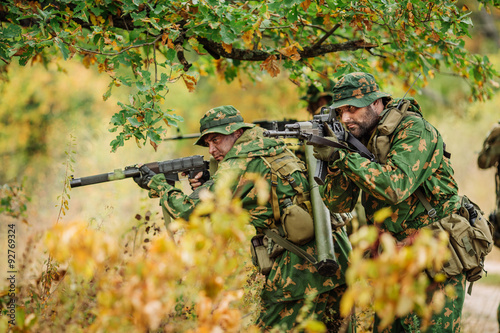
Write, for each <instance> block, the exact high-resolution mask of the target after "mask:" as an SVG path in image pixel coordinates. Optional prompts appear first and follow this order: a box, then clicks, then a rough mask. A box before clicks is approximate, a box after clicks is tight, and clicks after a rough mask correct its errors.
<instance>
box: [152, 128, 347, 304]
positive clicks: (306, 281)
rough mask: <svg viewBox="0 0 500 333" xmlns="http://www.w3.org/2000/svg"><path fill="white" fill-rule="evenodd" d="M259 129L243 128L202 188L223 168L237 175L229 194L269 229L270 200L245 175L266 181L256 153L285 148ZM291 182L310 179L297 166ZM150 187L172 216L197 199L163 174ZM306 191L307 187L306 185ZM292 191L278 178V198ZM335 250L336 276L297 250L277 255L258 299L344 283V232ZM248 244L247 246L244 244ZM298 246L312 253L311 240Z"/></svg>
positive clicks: (294, 297)
mask: <svg viewBox="0 0 500 333" xmlns="http://www.w3.org/2000/svg"><path fill="white" fill-rule="evenodd" d="M262 133H263V129H262V128H260V127H255V128H252V129H247V130H246V131H245V132H244V134H243V135H242V136H241V137H240V138H239V139H238V140H237V141H236V142H235V144H234V146H233V148H232V149H231V150H230V151H229V152H228V153H227V155H226V156H225V158H224V159H223V160H222V161H221V162H220V163H219V168H218V170H217V172H216V173H215V174H214V175H213V176H212V179H211V180H213V181H209V182H207V183H205V184H203V187H204V188H208V189H211V188H212V187H213V186H214V185H213V184H214V183H216V182H217V179H219V178H220V175H221V174H223V173H224V172H227V171H228V170H232V171H234V170H235V171H236V172H238V179H237V182H236V184H234V188H233V193H238V195H239V196H240V198H241V202H242V205H243V208H245V209H246V210H248V211H249V213H250V216H251V217H250V223H251V224H252V225H253V226H254V227H255V228H256V231H257V232H259V231H260V230H262V228H268V227H269V226H271V224H272V223H273V213H272V208H271V204H270V203H269V202H268V203H266V204H265V205H264V206H262V205H259V204H258V202H257V193H256V189H255V188H254V186H253V184H252V182H249V181H247V179H249V178H250V177H247V175H250V174H252V173H253V174H259V175H261V176H263V177H265V179H266V180H267V181H268V183H269V184H270V182H271V176H270V169H269V167H268V166H267V165H266V163H265V162H264V161H263V159H262V158H261V156H273V155H276V154H279V153H282V152H285V151H286V146H285V144H284V142H283V141H282V140H275V139H271V138H265V137H264V136H263V135H262ZM292 177H293V178H294V179H295V182H296V183H297V184H298V185H299V186H302V188H303V189H308V188H309V183H308V180H307V178H306V176H305V175H304V174H302V173H301V172H299V171H296V172H294V173H293V174H292ZM150 187H151V188H152V189H153V191H156V192H158V193H157V194H159V195H160V197H161V199H160V201H161V204H162V205H164V206H165V208H166V209H167V210H168V212H169V213H170V214H171V215H172V217H174V218H178V217H182V218H188V216H189V214H190V213H191V211H192V210H193V209H194V206H195V205H196V204H197V202H198V200H197V199H195V198H194V197H190V196H187V195H185V194H183V193H182V192H181V191H180V190H179V189H177V188H175V187H173V186H170V185H168V184H167V183H166V182H165V180H164V177H163V175H162V174H158V175H156V176H154V177H153V179H152V181H151V182H150ZM306 191H308V190H306ZM295 194H296V193H295V190H294V189H293V188H292V186H291V185H289V183H288V182H287V181H286V180H282V179H278V186H277V195H278V198H279V199H280V202H283V200H284V199H285V198H291V197H292V196H294V195H295ZM332 236H333V237H334V242H335V253H336V254H337V256H338V262H339V265H340V266H341V269H340V270H339V271H338V274H337V276H334V277H330V278H327V277H323V276H321V275H319V273H317V270H316V268H315V267H314V266H313V265H311V264H310V263H309V262H307V261H305V260H304V259H302V258H300V257H299V256H297V255H296V254H294V253H292V252H290V251H285V252H284V253H283V254H281V255H280V256H278V257H277V259H276V260H275V262H274V266H273V268H272V270H271V272H270V273H269V275H268V276H267V279H266V283H265V286H264V289H263V291H262V298H263V300H265V301H268V302H283V301H289V300H297V299H301V298H304V297H305V296H308V295H311V294H316V293H323V292H326V291H328V290H331V289H334V288H336V287H337V286H339V285H342V284H344V283H345V279H344V273H345V270H346V268H347V256H348V252H349V251H350V248H351V247H350V244H349V241H348V238H347V235H346V233H345V232H344V231H338V232H334V233H333V235H332ZM248 246H250V245H248ZM301 247H302V249H303V250H305V251H307V252H308V253H310V254H312V255H317V253H316V244H315V240H312V241H310V242H309V243H307V244H305V245H303V246H301Z"/></svg>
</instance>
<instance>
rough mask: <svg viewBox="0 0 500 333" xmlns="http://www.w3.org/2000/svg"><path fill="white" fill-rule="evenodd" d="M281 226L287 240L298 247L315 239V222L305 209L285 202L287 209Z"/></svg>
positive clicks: (290, 202) (282, 217) (289, 201)
mask: <svg viewBox="0 0 500 333" xmlns="http://www.w3.org/2000/svg"><path fill="white" fill-rule="evenodd" d="M280 220H281V226H282V227H283V232H284V234H285V238H286V239H288V240H289V241H290V242H292V243H294V244H297V245H304V244H306V243H307V242H309V241H310V240H312V239H313V238H314V222H313V219H312V217H311V215H310V214H309V212H308V211H306V210H305V209H304V208H302V207H300V206H298V205H296V204H293V203H292V201H291V200H290V199H286V200H285V208H284V209H283V214H282V215H281V218H280Z"/></svg>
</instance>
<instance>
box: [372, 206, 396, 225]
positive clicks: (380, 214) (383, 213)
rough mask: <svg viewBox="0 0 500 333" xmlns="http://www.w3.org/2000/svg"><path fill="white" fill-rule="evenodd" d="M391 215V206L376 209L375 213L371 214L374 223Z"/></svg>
mask: <svg viewBox="0 0 500 333" xmlns="http://www.w3.org/2000/svg"><path fill="white" fill-rule="evenodd" d="M391 215H392V210H391V208H389V207H385V208H382V209H379V210H378V211H376V212H375V214H373V219H374V220H375V222H376V223H381V222H383V221H384V220H385V219H388V218H389V217H390V216H391Z"/></svg>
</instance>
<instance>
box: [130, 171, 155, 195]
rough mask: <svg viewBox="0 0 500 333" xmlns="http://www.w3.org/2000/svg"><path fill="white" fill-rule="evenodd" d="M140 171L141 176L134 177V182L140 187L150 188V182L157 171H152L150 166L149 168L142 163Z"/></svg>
mask: <svg viewBox="0 0 500 333" xmlns="http://www.w3.org/2000/svg"><path fill="white" fill-rule="evenodd" d="M139 171H140V172H141V175H140V176H137V177H134V182H136V184H137V185H139V187H141V188H143V189H145V190H149V186H148V184H149V182H150V181H151V178H153V176H154V175H156V173H154V172H153V171H151V169H150V168H148V166H147V165H142V166H140V167H139Z"/></svg>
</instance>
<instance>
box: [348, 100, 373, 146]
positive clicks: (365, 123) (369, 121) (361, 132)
mask: <svg viewBox="0 0 500 333" xmlns="http://www.w3.org/2000/svg"><path fill="white" fill-rule="evenodd" d="M378 121H379V115H378V113H377V111H375V109H374V108H373V106H372V105H368V106H367V107H366V112H365V113H364V114H363V116H362V117H361V119H360V120H358V121H352V122H350V124H352V125H355V127H354V128H350V129H349V130H350V132H351V134H352V135H354V137H355V138H356V139H358V140H359V141H361V142H363V143H365V144H366V143H367V142H368V140H370V137H371V135H372V132H373V130H374V129H375V127H376V126H377V124H378Z"/></svg>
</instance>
